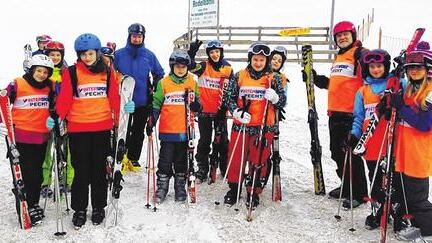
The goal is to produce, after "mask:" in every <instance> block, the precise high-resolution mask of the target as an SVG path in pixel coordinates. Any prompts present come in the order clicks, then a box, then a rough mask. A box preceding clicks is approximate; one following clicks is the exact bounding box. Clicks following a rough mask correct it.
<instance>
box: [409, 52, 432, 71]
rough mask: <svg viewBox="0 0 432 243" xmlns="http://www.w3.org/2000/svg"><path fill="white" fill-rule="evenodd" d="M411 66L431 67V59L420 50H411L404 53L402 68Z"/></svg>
mask: <svg viewBox="0 0 432 243" xmlns="http://www.w3.org/2000/svg"><path fill="white" fill-rule="evenodd" d="M412 66H424V67H425V68H426V69H428V70H429V69H430V68H432V60H431V59H429V58H426V57H425V55H424V54H423V53H421V52H416V51H413V52H411V53H408V54H407V55H406V59H405V64H404V68H408V67H412Z"/></svg>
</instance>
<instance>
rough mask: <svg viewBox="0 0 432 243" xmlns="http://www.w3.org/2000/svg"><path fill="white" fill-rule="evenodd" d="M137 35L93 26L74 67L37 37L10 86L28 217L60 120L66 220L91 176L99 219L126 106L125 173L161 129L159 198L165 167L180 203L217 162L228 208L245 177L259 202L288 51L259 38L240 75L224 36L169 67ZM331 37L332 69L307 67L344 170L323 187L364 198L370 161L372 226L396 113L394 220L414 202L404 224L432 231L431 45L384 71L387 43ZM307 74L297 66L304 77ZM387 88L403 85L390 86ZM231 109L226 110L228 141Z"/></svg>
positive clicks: (79, 215) (349, 201) (173, 59)
mask: <svg viewBox="0 0 432 243" xmlns="http://www.w3.org/2000/svg"><path fill="white" fill-rule="evenodd" d="M145 34H146V31H145V28H144V26H143V25H141V24H139V23H135V24H132V25H131V26H130V27H129V28H128V35H127V44H126V46H125V47H124V48H122V49H119V50H116V48H115V45H114V44H112V43H108V44H107V46H105V47H102V45H101V42H100V40H99V38H98V37H97V36H96V35H94V34H90V33H85V34H82V35H80V36H78V37H77V39H76V40H75V45H74V49H75V51H76V54H77V57H78V59H77V62H76V63H75V64H74V65H72V66H69V67H68V66H67V64H66V62H65V60H64V46H63V44H62V43H60V42H58V41H53V40H51V38H50V37H49V36H47V35H43V36H40V37H38V38H37V42H38V47H39V48H40V50H38V51H36V52H35V53H34V54H33V56H32V58H31V61H30V66H29V70H28V72H27V73H25V74H24V75H23V76H22V77H18V78H16V79H15V80H14V81H13V82H12V83H11V84H10V85H9V86H8V87H7V90H8V95H9V97H10V100H11V103H12V104H13V106H12V116H13V122H14V129H15V136H16V142H17V148H18V151H19V154H20V159H21V160H20V161H21V162H20V163H21V167H22V173H23V178H24V183H25V188H26V197H27V203H28V207H29V214H30V218H31V222H32V225H37V224H39V223H41V221H42V219H43V217H44V211H43V209H42V208H41V207H40V206H39V199H40V195H41V194H42V195H43V196H49V195H51V194H52V192H51V193H50V192H49V190H50V189H49V188H50V187H49V185H50V182H51V170H52V165H51V163H50V162H51V157H50V154H51V152H50V148H51V146H50V145H49V143H50V141H49V140H50V139H49V138H50V130H52V129H53V128H54V127H55V126H57V125H58V124H63V123H66V126H67V133H68V146H69V150H70V156H68V160H67V163H68V165H67V175H68V176H67V183H66V185H65V188H64V189H63V190H68V188H69V187H70V190H71V207H72V209H73V210H74V211H75V213H74V215H73V219H72V222H73V225H74V226H75V227H76V228H79V227H81V226H83V225H84V224H85V222H86V217H87V207H88V197H89V185H90V189H91V206H92V214H91V221H92V222H93V224H95V225H97V224H100V223H101V222H102V221H103V220H104V218H105V209H104V208H105V207H106V206H107V193H108V192H107V178H106V173H107V172H106V164H107V161H106V160H107V157H108V156H109V155H110V154H112V151H113V148H112V147H113V146H112V132H111V130H113V129H114V128H115V127H116V126H117V125H118V120H119V117H118V116H119V110H120V109H123V110H124V111H125V112H126V113H130V114H131V116H130V119H129V126H128V132H127V133H128V136H127V141H126V147H127V156H125V158H124V159H123V161H122V164H123V169H122V172H123V173H125V172H126V171H135V172H136V171H139V170H140V167H141V165H140V163H139V159H140V154H141V150H142V146H143V140H144V134H145V133H146V135H147V136H152V134H153V132H154V127H155V126H156V124H158V125H159V126H158V129H157V131H158V135H159V139H160V151H159V161H158V169H157V173H156V174H157V190H156V197H157V201H158V203H162V202H163V201H164V200H165V199H166V196H167V194H168V189H169V183H170V178H171V177H174V190H175V200H176V201H179V202H183V201H186V199H187V197H188V193H187V191H186V184H187V181H188V180H189V179H190V178H189V177H190V174H191V171H192V172H193V173H192V174H193V176H194V177H196V182H197V183H202V182H204V181H207V180H210V181H212V180H213V179H212V177H214V176H215V172H214V169H215V166H216V167H219V169H220V174H221V175H222V176H224V177H226V178H227V180H228V187H229V189H228V191H227V193H226V195H225V197H224V203H225V204H227V205H230V206H232V205H234V204H236V203H237V202H238V200H239V198H240V193H241V190H242V184H243V182H245V186H246V192H247V197H246V199H247V200H246V201H247V202H246V205H247V206H248V207H249V208H255V207H257V206H258V204H259V195H260V194H261V193H262V190H263V189H264V187H265V185H266V184H267V180H268V178H269V175H270V170H271V165H270V164H271V161H270V159H269V158H270V156H271V153H272V142H273V138H274V135H275V133H278V132H279V126H278V122H279V119H280V118H283V115H282V111H283V109H284V106H285V104H286V92H287V82H288V79H287V77H286V76H285V75H284V74H283V73H282V70H283V65H284V63H285V61H286V59H287V50H286V49H285V48H284V47H282V46H277V47H275V48H274V49H273V50H271V49H270V47H269V46H268V45H266V44H265V43H261V42H256V43H253V44H252V45H251V46H250V48H249V49H248V53H247V57H248V62H247V66H246V67H245V68H244V69H242V70H240V71H239V72H237V73H234V71H233V69H232V67H231V65H230V64H229V63H228V62H227V61H226V60H225V58H224V47H223V43H222V42H221V41H219V40H211V41H207V43H206V46H205V52H206V54H207V57H208V58H207V60H205V61H203V62H200V63H198V62H196V61H195V55H196V53H197V52H198V50H199V48H200V45H201V44H202V41H200V40H196V41H195V42H192V43H191V44H190V48H189V50H187V51H185V50H174V51H173V53H172V54H171V56H170V57H169V68H170V70H169V74H168V75H166V76H164V75H165V73H164V71H163V69H162V67H161V65H160V64H159V61H158V60H157V58H156V56H155V55H154V54H153V52H151V51H150V50H149V49H147V48H146V47H145V45H144V39H145ZM333 34H334V41H335V43H336V45H337V46H338V48H339V51H338V53H337V55H336V59H335V61H334V62H333V65H332V69H331V74H330V78H327V77H326V76H323V75H318V74H316V72H315V71H314V70H313V77H314V82H315V85H316V86H317V87H319V88H324V89H327V90H328V116H329V130H330V151H331V157H332V159H333V160H334V161H335V162H336V164H337V170H336V173H337V175H338V177H339V178H341V179H342V178H344V180H343V181H342V185H343V190H342V191H341V188H336V189H334V190H332V191H331V192H330V193H329V196H330V197H333V198H339V197H342V198H344V199H345V200H344V201H343V207H345V208H350V207H351V206H352V207H354V208H355V207H358V206H359V205H361V204H362V203H364V198H366V197H368V189H367V181H366V180H367V178H366V176H365V168H364V163H363V159H364V160H366V165H367V167H368V170H369V180H370V181H372V180H373V179H374V183H373V187H372V189H371V198H372V200H373V201H374V205H378V206H377V208H375V209H374V210H373V212H372V214H371V215H369V216H368V217H367V218H366V223H365V224H366V227H367V228H368V229H374V228H377V227H379V225H380V220H379V219H380V216H381V214H382V213H383V205H384V200H385V199H384V198H385V193H384V192H383V191H382V189H381V186H380V185H381V180H382V177H383V172H382V170H381V169H377V167H379V166H380V162H379V161H380V156H382V155H384V154H385V153H386V151H385V149H384V151H382V149H380V148H381V147H382V146H381V144H382V143H383V144H384V142H383V140H386V138H387V137H386V134H387V133H388V131H387V129H386V124H388V120H390V117H391V111H392V109H393V110H396V111H397V114H398V120H397V125H396V130H395V131H396V133H395V134H394V136H395V142H394V143H395V144H396V146H395V151H394V154H395V155H394V157H395V158H396V163H395V173H394V177H393V184H394V186H393V188H394V189H395V192H394V193H393V194H394V196H392V202H393V203H394V207H393V208H394V210H393V213H392V217H393V218H394V230H395V231H397V232H401V231H403V230H404V229H406V228H407V227H408V226H410V225H407V222H406V218H405V217H404V216H405V215H406V214H408V212H406V211H407V210H406V209H408V210H409V214H411V215H412V216H413V218H412V220H411V221H410V222H412V223H413V225H414V226H416V227H418V228H420V230H421V233H422V235H432V228H431V227H430V225H432V204H431V203H430V202H429V201H428V193H429V189H428V188H429V176H431V175H432V164H431V163H432V162H431V161H432V150H430V149H428V147H430V145H431V143H432V134H431V127H432V93H431V92H430V91H432V84H431V82H432V80H431V79H430V78H428V76H427V71H431V70H432V59H431V55H430V54H429V53H428V49H429V48H428V47H429V46H428V44H427V42H420V43H419V45H418V48H417V50H416V51H413V52H410V53H407V54H406V58H405V59H406V60H405V62H404V64H403V70H402V71H401V70H396V71H391V70H390V69H391V57H390V55H389V54H388V53H387V52H386V51H385V50H381V49H377V50H371V51H370V50H367V49H365V48H363V47H362V44H361V42H360V41H359V40H357V38H356V28H355V26H354V25H353V24H352V23H351V22H348V21H342V22H340V23H338V24H336V25H335V27H334V29H333ZM402 72H406V74H407V80H404V79H401V78H400V73H402ZM126 75H127V76H130V77H133V78H134V79H135V89H134V93H133V99H132V100H133V101H130V102H128V103H126V104H125V105H124V106H123V107H120V96H119V86H120V85H121V80H122V77H123V76H126ZM194 75H196V76H197V79H198V82H197V81H196V80H195V78H194ZM305 76H306V74H305V73H304V72H303V80H304V81H305V79H306V77H305ZM152 80H153V81H152ZM390 84H392V86H391V87H390ZM399 84H400V85H399ZM395 86H397V87H399V86H400V89H399V88H397V89H395V90H394V92H392V93H390V94H388V92H387V91H388V90H389V89H390V88H394V87H395ZM185 91H186V92H185ZM385 91H386V92H385ZM185 93H186V94H189V95H188V96H186V95H185ZM189 97H192V99H190V98H189ZM185 103H186V104H187V105H185ZM188 110H189V111H190V112H192V113H195V114H196V115H197V117H198V127H199V133H200V138H199V141H198V146H197V151H196V156H195V159H196V161H197V165H198V169H197V170H196V171H195V170H194V168H193V166H191V165H190V163H189V162H190V161H188V154H187V153H188V149H190V146H191V144H190V143H189V141H190V137H189V135H190V134H188V132H187V130H188V127H189V126H192V125H191V124H188V123H187V114H188ZM374 113H376V114H378V116H379V117H381V116H382V117H383V119H381V120H380V122H379V123H378V125H377V128H376V130H375V132H374V134H373V136H372V138H371V139H370V141H369V142H368V144H367V150H366V153H365V154H364V155H362V156H363V159H362V157H361V156H360V155H355V154H353V155H352V178H349V173H348V172H347V171H348V170H345V168H344V167H345V165H346V160H347V159H346V154H347V151H348V150H352V148H354V147H355V146H356V145H357V143H358V142H359V139H360V136H361V135H362V133H363V132H364V131H365V130H366V126H367V124H368V122H369V120H370V119H371V116H372V114H374ZM227 114H229V115H230V116H231V117H232V119H233V125H232V129H231V133H230V137H228V134H229V133H228V128H227ZM5 130H6V129H5V126H4V124H3V123H0V132H1V133H2V134H6V132H5ZM213 134H214V135H213ZM213 136H217V139H212V138H213ZM212 145H213V146H212ZM215 145H216V146H215ZM215 148H217V150H216V149H215ZM215 150H216V151H215ZM44 161H45V162H44ZM43 171H46V172H44V173H43ZM344 171H346V176H345V177H344V175H343V172H344ZM396 172H397V173H396ZM399 178H400V179H399ZM350 182H351V186H352V194H353V196H352V198H350V196H349V195H350V191H349V189H350V185H349V184H350ZM41 187H42V188H43V190H42V191H41ZM402 188H403V189H404V193H403V194H404V195H402Z"/></svg>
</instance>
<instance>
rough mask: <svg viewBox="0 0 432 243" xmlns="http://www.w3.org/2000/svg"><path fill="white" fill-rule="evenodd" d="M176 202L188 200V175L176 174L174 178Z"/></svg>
mask: <svg viewBox="0 0 432 243" xmlns="http://www.w3.org/2000/svg"><path fill="white" fill-rule="evenodd" d="M174 191H175V201H176V202H184V201H186V199H187V192H186V174H185V173H176V174H175V177H174Z"/></svg>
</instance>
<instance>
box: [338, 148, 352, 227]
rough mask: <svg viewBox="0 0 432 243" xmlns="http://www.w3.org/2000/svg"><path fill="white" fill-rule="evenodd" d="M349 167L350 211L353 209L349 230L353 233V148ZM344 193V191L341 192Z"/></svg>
mask: <svg viewBox="0 0 432 243" xmlns="http://www.w3.org/2000/svg"><path fill="white" fill-rule="evenodd" d="M348 153H349V167H350V171H349V173H350V178H349V179H350V209H351V228H350V229H349V230H350V231H351V232H354V231H355V228H354V210H353V189H352V184H353V183H352V175H353V173H352V148H350V149H349V151H348ZM341 191H342V190H341Z"/></svg>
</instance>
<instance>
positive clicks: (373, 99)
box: [358, 85, 387, 160]
mask: <svg viewBox="0 0 432 243" xmlns="http://www.w3.org/2000/svg"><path fill="white" fill-rule="evenodd" d="M358 92H360V93H361V95H362V97H363V106H364V109H365V119H364V121H363V132H364V131H366V128H367V125H368V124H369V121H370V119H371V117H372V114H373V113H374V112H375V107H376V106H377V104H378V103H379V102H380V101H381V96H380V95H378V94H374V93H373V92H372V88H371V86H370V85H364V86H362V87H360V89H359V91H358ZM386 125H387V123H386V122H385V120H384V119H381V120H380V121H379V123H378V125H377V127H376V128H375V132H374V133H373V136H372V137H371V138H370V139H369V141H368V143H367V144H366V154H365V155H364V159H365V160H378V159H379V158H378V155H380V149H381V145H382V144H383V146H382V151H381V156H382V155H384V154H385V153H386V151H387V148H386V144H387V143H386V142H385V141H384V143H383V140H386V139H384V135H385V134H384V133H385V129H386Z"/></svg>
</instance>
